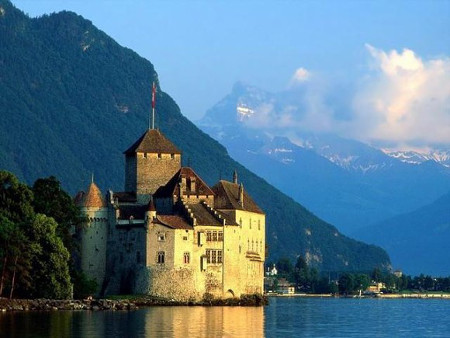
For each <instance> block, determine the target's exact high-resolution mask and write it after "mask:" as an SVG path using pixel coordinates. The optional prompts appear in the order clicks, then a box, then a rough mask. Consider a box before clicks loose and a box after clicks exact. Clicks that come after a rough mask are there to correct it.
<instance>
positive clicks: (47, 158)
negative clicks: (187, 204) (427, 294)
mask: <svg viewBox="0 0 450 338" xmlns="http://www.w3.org/2000/svg"><path fill="white" fill-rule="evenodd" d="M0 7H1V8H3V11H2V13H3V14H2V15H1V16H0V167H1V168H4V169H8V170H11V171H12V172H14V173H15V174H17V175H18V176H19V177H20V178H22V179H25V180H26V181H27V182H28V183H31V182H33V181H34V180H35V179H36V178H38V177H43V176H48V175H55V176H56V177H58V178H59V179H60V180H61V181H62V182H63V185H64V186H65V188H66V189H68V190H69V191H71V192H75V191H77V190H79V189H82V188H85V187H86V186H87V184H88V182H89V179H90V174H91V173H92V172H93V173H95V180H96V182H98V184H99V185H100V187H102V189H107V188H112V189H114V190H123V183H124V179H123V173H124V158H123V154H122V151H124V150H126V149H127V148H128V147H129V146H130V145H131V144H132V143H133V142H134V141H135V140H136V139H137V138H138V137H139V136H140V135H141V134H142V133H143V132H144V130H145V129H146V127H147V125H148V112H149V111H150V100H151V95H150V90H151V83H152V81H158V77H157V74H156V72H155V70H154V67H153V66H152V64H151V63H150V62H148V61H147V60H145V59H143V58H141V57H140V56H138V55H137V54H136V53H134V52H133V51H131V50H129V49H126V48H123V47H121V46H119V45H118V44H117V43H116V42H115V41H113V40H112V39H111V38H109V37H108V36H107V35H106V34H104V33H103V32H101V31H99V30H98V29H97V28H95V27H94V26H93V25H92V23H91V22H89V21H87V20H85V19H83V18H82V17H80V16H78V15H76V14H74V13H70V12H61V13H58V14H52V15H50V16H43V17H41V18H37V19H30V18H28V17H27V16H25V15H24V14H23V13H21V12H20V11H19V10H17V9H15V8H14V7H13V6H12V5H11V3H10V2H8V1H5V0H0ZM180 76H182V74H180ZM156 122H157V123H156V125H157V126H158V127H159V128H160V129H161V130H162V132H164V133H165V135H166V136H167V137H168V138H170V139H171V140H172V141H173V142H174V143H175V144H176V145H177V147H178V148H179V149H181V150H182V151H183V158H184V162H185V164H186V163H187V162H189V164H190V166H191V167H193V168H194V169H195V170H196V171H197V172H198V174H199V175H200V176H202V177H203V178H204V179H205V180H206V182H207V183H209V184H213V183H215V182H216V181H217V180H218V179H219V177H220V176H223V177H226V176H231V173H232V172H233V170H234V169H237V171H238V173H239V179H240V180H242V181H243V182H244V186H245V189H247V190H248V191H249V193H250V194H251V195H252V196H253V197H254V199H255V201H256V202H257V203H258V204H259V205H260V206H261V208H262V209H263V210H265V211H266V213H267V228H268V230H267V234H268V237H267V238H268V244H269V253H270V258H271V259H275V258H277V257H279V256H282V255H283V256H284V255H288V256H290V257H292V258H294V257H296V256H297V255H299V254H302V255H305V256H306V257H307V258H308V259H309V260H310V261H311V262H312V263H314V264H316V265H317V266H319V267H320V268H321V269H322V270H371V269H372V268H373V267H374V266H385V267H386V266H388V265H389V258H388V256H387V254H386V253H385V252H384V251H383V250H382V249H380V248H378V247H375V246H368V245H366V244H363V243H360V242H357V241H354V240H352V239H350V238H348V237H345V236H342V235H341V234H339V232H338V231H337V230H336V229H335V228H334V227H333V226H331V225H329V224H326V223H325V222H323V221H322V220H320V219H319V218H317V217H315V216H314V215H312V214H311V213H310V212H308V211H307V210H306V209H304V208H303V207H302V206H300V205H299V204H297V203H296V202H294V201H293V200H292V199H290V198H288V197H287V196H285V195H284V194H282V193H281V192H280V191H278V190H276V189H275V188H273V187H272V186H270V185H269V184H268V183H267V182H266V181H264V180H262V179H261V178H259V177H257V176H256V175H254V174H253V173H251V172H249V171H248V170H246V169H245V168H244V167H242V166H241V165H240V164H238V163H237V162H235V161H234V160H233V159H231V158H230V157H229V156H228V154H227V152H226V150H225V148H224V147H222V146H221V145H220V144H219V143H218V142H216V141H214V140H213V139H211V138H210V137H209V136H207V135H206V134H204V133H203V132H201V131H200V130H199V129H197V128H196V127H195V126H194V125H193V124H192V123H191V122H190V121H188V120H187V119H186V118H185V117H184V116H183V115H181V113H180V109H179V107H178V106H177V104H176V103H175V102H174V101H173V100H172V98H171V97H170V96H168V95H167V94H166V93H164V92H162V91H161V90H160V87H159V85H158V94H157V121H156ZM230 178H231V177H230Z"/></svg>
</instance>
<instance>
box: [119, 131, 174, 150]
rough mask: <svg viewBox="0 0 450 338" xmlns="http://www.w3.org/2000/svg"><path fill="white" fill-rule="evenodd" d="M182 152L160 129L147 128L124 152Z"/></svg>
mask: <svg viewBox="0 0 450 338" xmlns="http://www.w3.org/2000/svg"><path fill="white" fill-rule="evenodd" d="M138 152H139V153H164V154H181V151H180V150H178V148H177V147H176V146H175V145H174V144H173V143H172V142H170V141H169V139H168V138H166V137H165V136H164V135H163V134H162V133H161V132H160V131H159V130H156V129H149V130H147V131H146V132H145V133H144V134H143V135H142V136H141V137H140V138H139V139H138V140H137V141H136V142H134V144H133V145H132V146H131V147H130V148H128V149H127V150H126V151H125V152H124V154H135V153H138Z"/></svg>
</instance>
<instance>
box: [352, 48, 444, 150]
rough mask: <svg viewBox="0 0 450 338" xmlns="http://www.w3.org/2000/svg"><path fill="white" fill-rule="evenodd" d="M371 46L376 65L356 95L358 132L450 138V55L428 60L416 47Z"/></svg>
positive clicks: (403, 138) (389, 137)
mask: <svg viewBox="0 0 450 338" xmlns="http://www.w3.org/2000/svg"><path fill="white" fill-rule="evenodd" d="M366 47H367V50H368V51H369V53H370V55H371V56H372V61H373V65H372V66H373V68H372V71H371V72H370V73H369V75H368V76H367V78H365V79H364V81H362V82H361V85H360V87H359V88H358V90H357V92H356V93H355V96H354V106H353V109H354V113H355V119H354V120H352V121H351V122H350V130H352V134H353V135H352V136H355V137H357V138H360V139H363V140H382V141H393V142H399V143H400V142H403V143H409V142H420V143H424V144H426V143H450V59H449V58H441V59H433V60H428V61H424V60H422V59H421V58H420V57H419V56H418V55H416V54H415V53H414V52H413V51H412V50H410V49H404V50H403V51H402V52H401V53H399V52H397V51H396V50H393V51H390V52H385V51H382V50H380V49H377V48H375V47H372V46H370V45H367V46H366Z"/></svg>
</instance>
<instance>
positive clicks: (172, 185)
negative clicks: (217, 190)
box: [155, 167, 214, 197]
mask: <svg viewBox="0 0 450 338" xmlns="http://www.w3.org/2000/svg"><path fill="white" fill-rule="evenodd" d="M182 178H185V179H186V187H185V189H186V191H185V192H184V194H186V195H210V196H212V195H214V192H213V191H212V190H211V188H210V187H209V186H208V185H207V184H206V183H205V182H203V180H202V179H201V178H200V176H198V175H197V174H196V173H195V171H194V170H192V169H191V168H189V167H182V168H181V169H180V170H178V172H177V173H176V174H175V175H174V176H173V177H172V178H171V179H170V180H169V182H167V184H166V185H165V186H162V187H159V188H158V190H156V192H155V197H171V196H174V195H177V196H179V195H180V184H179V183H180V182H181V179H182ZM192 180H195V191H192V190H190V189H191V185H190V184H188V182H191V181H192Z"/></svg>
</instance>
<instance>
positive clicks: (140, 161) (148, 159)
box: [124, 129, 181, 203]
mask: <svg viewBox="0 0 450 338" xmlns="http://www.w3.org/2000/svg"><path fill="white" fill-rule="evenodd" d="M124 154H125V162H126V163H125V191H128V192H134V193H135V194H136V196H137V199H138V202H140V203H147V202H148V201H149V195H150V194H153V193H154V192H155V191H156V190H157V189H158V188H159V187H160V186H162V185H165V184H166V183H167V182H168V181H169V180H170V179H171V178H172V177H173V175H175V174H176V173H177V172H178V170H180V168H181V152H180V151H179V150H178V148H177V147H176V146H175V145H174V144H173V143H172V142H170V141H169V140H168V139H167V138H166V137H165V136H164V135H163V134H162V133H161V132H160V131H159V130H156V129H149V130H147V131H146V132H145V133H144V134H143V135H142V136H141V137H140V138H139V139H138V140H137V141H136V142H135V143H134V144H133V145H132V146H131V147H130V148H128V150H126V151H125V152H124Z"/></svg>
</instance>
